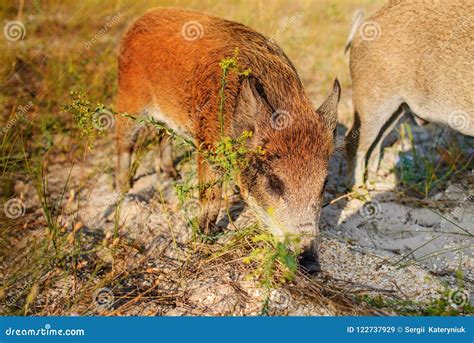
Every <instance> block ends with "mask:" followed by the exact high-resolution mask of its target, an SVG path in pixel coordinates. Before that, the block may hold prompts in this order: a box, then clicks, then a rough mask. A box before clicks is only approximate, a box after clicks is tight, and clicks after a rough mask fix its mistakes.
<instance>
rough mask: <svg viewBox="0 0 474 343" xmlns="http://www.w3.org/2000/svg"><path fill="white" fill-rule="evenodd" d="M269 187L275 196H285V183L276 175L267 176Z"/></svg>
mask: <svg viewBox="0 0 474 343" xmlns="http://www.w3.org/2000/svg"><path fill="white" fill-rule="evenodd" d="M267 181H268V184H267V187H268V189H269V190H270V192H272V193H273V194H275V195H278V196H283V195H284V194H285V184H284V182H283V181H282V180H281V179H280V178H279V177H278V176H276V175H275V174H270V175H268V176H267Z"/></svg>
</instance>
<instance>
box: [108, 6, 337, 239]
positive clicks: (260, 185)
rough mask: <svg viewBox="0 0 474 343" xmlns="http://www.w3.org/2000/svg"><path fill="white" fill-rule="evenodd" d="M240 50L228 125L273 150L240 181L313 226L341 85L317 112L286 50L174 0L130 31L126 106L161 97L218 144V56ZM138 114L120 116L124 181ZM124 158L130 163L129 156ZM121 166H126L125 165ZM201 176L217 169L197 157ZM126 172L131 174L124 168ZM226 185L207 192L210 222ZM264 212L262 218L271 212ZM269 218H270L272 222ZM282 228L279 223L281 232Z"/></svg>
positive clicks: (253, 196)
mask: <svg viewBox="0 0 474 343" xmlns="http://www.w3.org/2000/svg"><path fill="white" fill-rule="evenodd" d="M190 21H195V22H198V23H199V24H200V25H202V28H203V32H202V33H203V35H202V37H201V38H199V39H196V40H193V41H187V40H185V39H184V38H183V36H182V28H183V25H185V24H186V23H188V22H190ZM235 48H238V49H239V54H238V61H239V64H240V66H241V68H242V69H246V68H250V69H251V74H250V76H249V77H244V76H238V75H237V74H236V73H230V74H229V78H228V81H227V87H226V90H225V96H226V100H225V109H224V122H225V133H226V134H227V135H230V136H232V137H237V136H239V135H240V134H241V133H242V132H243V131H244V130H251V131H253V132H254V135H253V137H252V139H251V142H250V144H252V145H253V146H261V147H263V148H264V149H265V150H266V151H267V153H266V154H265V156H264V157H262V158H261V159H254V160H252V163H251V165H250V167H249V168H247V169H246V170H244V171H243V172H242V175H241V176H240V178H239V179H240V180H239V183H240V187H241V190H242V193H243V195H244V197H245V198H246V199H247V200H248V201H249V203H251V204H254V205H255V207H257V213H258V214H259V216H260V217H265V218H267V217H268V212H271V211H274V212H275V216H276V218H277V221H278V222H279V223H281V225H283V226H284V227H288V231H290V232H292V230H295V227H298V230H299V228H300V229H301V230H299V231H298V232H305V231H308V232H309V229H311V230H312V232H311V236H313V237H314V235H315V232H314V230H315V228H316V229H317V222H318V217H319V210H320V205H321V204H320V201H321V193H322V189H323V184H324V180H325V178H326V173H327V171H326V170H327V162H328V159H329V157H330V155H331V153H332V150H333V142H332V140H333V130H334V128H335V124H336V110H337V103H338V101H339V93H340V88H339V84H338V83H337V82H336V83H335V86H334V90H333V93H332V94H331V95H330V96H329V98H328V99H327V100H326V102H325V103H324V104H323V106H322V107H321V108H320V109H319V110H318V111H315V110H314V109H313V107H312V106H311V102H310V101H309V99H308V97H307V95H306V93H305V91H304V89H303V87H302V84H301V81H300V79H299V77H298V75H297V72H296V70H295V68H294V67H293V65H292V64H291V62H290V61H289V59H288V58H287V57H286V55H285V54H284V53H283V51H282V50H281V49H280V48H279V47H278V46H277V45H276V44H275V43H273V42H271V41H270V40H268V39H266V38H265V37H264V36H262V35H260V34H259V33H257V32H255V31H253V30H252V29H249V28H247V27H245V26H243V25H241V24H238V23H235V22H232V21H228V20H224V19H221V18H217V17H214V16H211V15H208V14H204V13H200V12H195V11H190V10H184V9H175V8H161V9H155V10H152V11H150V12H148V13H147V14H145V15H144V16H143V17H141V18H140V19H139V20H138V21H137V22H136V23H135V24H133V25H132V27H131V28H130V29H129V31H128V32H127V34H126V36H125V37H124V39H123V42H122V46H121V50H120V57H119V111H121V112H128V113H139V112H142V111H143V110H144V109H147V108H153V107H154V106H159V108H160V109H161V111H160V112H162V113H164V114H163V115H162V117H164V121H165V122H166V123H167V124H169V125H170V126H171V128H174V129H177V130H179V131H180V132H181V133H182V134H185V135H188V136H189V137H191V138H192V139H194V140H195V141H196V144H197V145H201V144H203V145H204V146H208V147H209V146H212V144H213V143H214V142H216V141H217V140H218V139H219V138H220V126H219V121H218V117H217V113H218V108H219V101H220V97H219V90H220V87H221V77H222V70H221V67H220V66H219V62H220V61H221V60H222V59H223V58H225V57H232V56H233V54H234V50H235ZM277 110H283V111H286V112H287V113H289V114H290V116H291V125H290V126H289V127H288V128H286V129H283V130H275V129H274V128H273V127H272V125H271V118H272V113H274V112H275V111H277ZM130 124H131V123H130V122H128V121H127V120H126V119H120V120H119V123H118V125H117V129H118V130H117V146H118V154H119V166H118V167H119V170H118V184H119V185H120V183H122V184H123V182H124V181H126V179H127V178H128V177H129V176H127V174H126V172H127V170H126V171H125V173H124V170H123V167H124V166H125V167H126V165H127V164H129V161H130V156H129V152H130V151H131V147H130V145H129V143H128V142H129V138H128V137H129V136H130V133H129V132H130V131H131V130H130V128H131V127H130ZM124 161H125V162H124ZM121 169H122V170H121ZM198 169H199V170H198V172H199V181H200V182H202V183H205V182H207V181H209V180H212V179H213V178H215V177H216V175H215V173H214V171H213V170H211V169H210V168H209V167H208V166H207V163H205V162H204V161H202V158H199V160H198ZM123 175H125V177H124V176H123ZM220 198H221V194H220V190H218V189H215V188H214V189H209V190H207V192H205V193H203V194H201V200H202V202H203V214H202V216H201V226H203V228H204V229H206V228H207V229H208V230H209V229H212V228H213V227H214V224H215V220H216V218H217V213H218V210H219V207H220V203H219V202H220ZM265 218H263V221H267V220H266V219H265ZM267 224H268V223H267ZM280 234H281V232H280Z"/></svg>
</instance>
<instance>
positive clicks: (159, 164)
mask: <svg viewBox="0 0 474 343" xmlns="http://www.w3.org/2000/svg"><path fill="white" fill-rule="evenodd" d="M159 149H160V151H159V154H158V155H159V156H158V158H157V159H156V164H155V170H156V172H157V173H159V172H164V173H165V174H166V175H167V176H170V177H173V178H174V177H175V176H176V175H177V172H176V168H175V166H174V158H173V144H172V142H171V138H170V137H169V136H167V135H165V134H161V136H160V137H159Z"/></svg>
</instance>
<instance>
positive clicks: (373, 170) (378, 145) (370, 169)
mask: <svg viewBox="0 0 474 343" xmlns="http://www.w3.org/2000/svg"><path fill="white" fill-rule="evenodd" d="M403 113H404V111H403V109H402V108H401V107H400V108H399V109H398V110H397V111H396V112H395V113H394V114H393V116H392V117H391V118H390V119H389V120H388V121H387V122H386V123H385V125H384V126H383V127H382V129H381V130H380V133H379V135H378V137H377V139H376V141H375V143H374V144H375V145H374V147H373V148H372V153H371V154H370V158H369V160H368V166H367V179H368V181H372V180H375V179H376V178H377V170H378V168H379V164H380V156H381V154H382V143H383V141H384V140H385V138H386V137H387V136H388V135H389V134H390V132H392V130H393V129H394V128H395V126H396V125H397V123H398V122H399V119H400V118H401V117H402V115H403Z"/></svg>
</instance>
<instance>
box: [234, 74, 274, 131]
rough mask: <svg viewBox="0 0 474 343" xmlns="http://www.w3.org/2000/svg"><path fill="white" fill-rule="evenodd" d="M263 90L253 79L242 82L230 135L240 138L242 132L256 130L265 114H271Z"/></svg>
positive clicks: (248, 78)
mask: <svg viewBox="0 0 474 343" xmlns="http://www.w3.org/2000/svg"><path fill="white" fill-rule="evenodd" d="M262 93H263V89H262V87H261V85H260V84H259V83H258V81H257V80H256V79H255V78H253V77H246V78H245V79H244V80H243V81H242V85H241V87H240V91H239V95H238V96H237V104H236V108H235V112H234V117H233V118H232V135H233V136H234V137H235V136H240V135H241V134H242V132H244V131H251V132H254V133H255V131H256V130H258V122H259V120H261V119H262V118H264V117H265V114H264V113H265V112H269V113H271V108H270V106H269V105H268V103H267V101H266V100H265V96H264V94H262Z"/></svg>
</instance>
